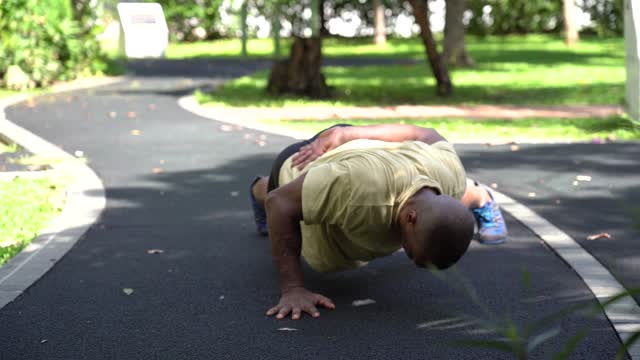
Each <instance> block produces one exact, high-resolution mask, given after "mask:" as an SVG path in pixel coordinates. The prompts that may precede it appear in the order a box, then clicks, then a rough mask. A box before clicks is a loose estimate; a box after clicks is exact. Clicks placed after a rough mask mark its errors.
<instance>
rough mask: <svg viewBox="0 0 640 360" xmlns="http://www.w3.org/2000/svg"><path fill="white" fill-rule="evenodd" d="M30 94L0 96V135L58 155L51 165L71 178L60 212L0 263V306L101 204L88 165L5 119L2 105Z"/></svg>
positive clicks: (77, 86)
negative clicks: (26, 243) (44, 227)
mask: <svg viewBox="0 0 640 360" xmlns="http://www.w3.org/2000/svg"><path fill="white" fill-rule="evenodd" d="M124 79H125V78H124V77H119V78H109V79H94V80H92V81H90V82H87V81H81V82H78V83H71V84H64V85H62V86H57V87H54V88H53V89H52V90H53V93H58V92H64V91H72V90H81V89H86V88H93V87H97V86H104V85H109V84H113V83H116V82H120V81H123V80H124ZM30 97H31V96H30V95H27V94H21V95H17V96H13V97H10V98H7V99H4V100H2V101H0V136H1V137H2V138H4V139H7V140H10V141H12V142H15V143H17V144H18V145H20V146H22V147H24V148H25V149H27V150H28V151H29V152H31V153H33V154H35V155H46V156H48V157H55V158H56V159H60V160H61V161H60V163H59V164H56V165H55V166H53V168H54V169H56V170H61V171H62V172H63V173H64V174H65V175H69V176H70V177H71V179H72V180H71V184H70V186H69V187H68V188H67V191H66V195H67V196H66V203H65V206H64V209H63V211H62V213H61V214H60V215H58V216H57V217H56V218H55V219H54V220H53V221H52V222H51V223H50V224H49V226H48V227H47V228H46V229H44V230H43V231H42V232H41V233H40V235H38V236H37V237H36V238H35V239H34V240H33V241H32V242H31V244H29V245H28V246H27V247H26V248H25V249H23V250H22V251H21V252H20V253H19V254H18V255H16V256H15V257H13V258H12V259H11V260H9V262H7V263H6V264H5V265H4V266H2V267H1V268H0V309H2V308H3V307H4V306H6V305H7V304H9V303H10V302H12V301H13V300H14V299H15V298H16V297H18V296H19V295H20V294H22V293H23V292H25V291H26V290H27V288H29V287H30V286H31V285H32V284H33V283H34V282H35V281H37V280H38V279H39V278H40V277H42V276H43V275H44V274H45V273H46V272H47V271H49V269H51V267H52V266H53V265H54V264H55V263H56V262H57V261H58V260H60V259H61V258H62V257H63V256H64V255H65V254H66V253H67V251H69V250H70V249H71V247H73V245H74V244H75V243H76V242H77V241H78V240H79V239H80V238H81V237H82V235H83V234H84V233H85V232H86V231H87V230H88V229H89V228H90V227H91V226H92V225H93V224H94V223H95V222H96V221H97V219H98V218H99V217H100V214H101V213H102V211H103V210H104V208H105V206H106V197H105V190H104V186H103V185H102V181H101V180H100V179H99V178H98V176H97V175H96V174H95V173H94V172H93V170H91V169H90V168H89V167H88V166H87V165H85V164H84V163H83V162H81V161H80V160H78V159H76V158H75V157H74V156H72V155H71V154H68V153H66V152H64V151H63V150H61V149H60V148H58V147H57V146H55V145H53V144H51V143H49V142H47V141H46V140H44V139H42V138H40V137H38V136H37V135H35V134H33V133H31V132H29V131H27V130H25V129H23V128H21V127H19V126H17V125H15V124H13V123H12V122H10V121H9V120H7V118H6V114H5V109H6V108H7V107H8V106H10V105H14V104H17V103H19V102H21V101H24V100H26V99H28V98H30Z"/></svg>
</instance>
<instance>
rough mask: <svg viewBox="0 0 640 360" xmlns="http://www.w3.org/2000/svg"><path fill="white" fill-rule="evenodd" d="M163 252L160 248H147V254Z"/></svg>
mask: <svg viewBox="0 0 640 360" xmlns="http://www.w3.org/2000/svg"><path fill="white" fill-rule="evenodd" d="M163 252H164V250H162V249H149V250H147V254H151V255H154V254H162V253H163Z"/></svg>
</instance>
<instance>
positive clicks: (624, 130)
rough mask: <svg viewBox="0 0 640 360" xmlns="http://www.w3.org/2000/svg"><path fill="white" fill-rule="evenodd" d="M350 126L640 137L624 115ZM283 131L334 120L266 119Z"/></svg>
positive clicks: (459, 133)
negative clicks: (395, 126)
mask: <svg viewBox="0 0 640 360" xmlns="http://www.w3.org/2000/svg"><path fill="white" fill-rule="evenodd" d="M340 122H341V123H349V124H352V125H372V124H380V123H381V122H399V123H403V124H413V125H418V126H423V127H431V128H435V129H437V130H438V132H440V133H441V134H442V135H443V136H444V137H445V138H447V139H448V140H449V141H452V142H478V141H482V142H508V141H516V142H536V141H539V142H550V141H593V140H595V141H598V140H602V141H604V140H614V141H629V140H640V126H638V125H634V124H633V123H632V122H631V121H630V120H628V119H626V118H623V117H611V118H607V119H519V120H504V119H486V120H468V119H458V118H447V119H425V120H416V119H396V120H393V121H380V120H367V119H362V120H340ZM265 123H267V124H269V125H271V126H273V128H277V129H280V130H283V131H287V130H294V131H304V132H308V133H310V134H315V133H317V132H319V131H321V130H323V129H326V128H327V127H329V126H330V125H332V124H333V123H334V122H333V121H309V120H295V121H275V120H274V121H266V122H265Z"/></svg>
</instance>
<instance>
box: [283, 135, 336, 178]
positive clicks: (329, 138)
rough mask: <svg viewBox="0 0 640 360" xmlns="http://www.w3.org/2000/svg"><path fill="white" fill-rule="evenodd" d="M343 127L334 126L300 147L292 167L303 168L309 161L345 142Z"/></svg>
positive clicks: (293, 159) (292, 159)
mask: <svg viewBox="0 0 640 360" xmlns="http://www.w3.org/2000/svg"><path fill="white" fill-rule="evenodd" d="M343 130H344V128H342V127H334V128H331V129H328V130H326V131H324V132H322V133H321V134H320V135H319V136H318V137H317V138H316V139H315V140H314V141H313V142H311V143H310V144H307V145H305V146H303V147H301V148H300V150H299V151H298V153H296V154H295V155H294V156H293V158H291V167H292V168H294V167H297V168H298V170H302V169H304V168H305V166H307V165H308V164H309V163H311V162H312V161H314V160H315V159H317V158H319V157H320V156H322V155H323V154H324V153H326V152H328V151H331V150H333V149H335V148H337V147H338V146H340V145H342V144H343V143H344V139H343V136H342V135H343Z"/></svg>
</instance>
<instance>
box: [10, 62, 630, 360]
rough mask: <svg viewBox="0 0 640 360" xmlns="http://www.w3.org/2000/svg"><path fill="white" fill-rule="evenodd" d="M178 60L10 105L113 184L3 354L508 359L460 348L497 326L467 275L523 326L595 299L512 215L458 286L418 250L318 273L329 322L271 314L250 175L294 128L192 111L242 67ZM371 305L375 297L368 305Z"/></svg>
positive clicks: (17, 313) (599, 332)
mask: <svg viewBox="0 0 640 360" xmlns="http://www.w3.org/2000/svg"><path fill="white" fill-rule="evenodd" d="M242 66H243V67H245V69H246V71H249V70H250V67H251V66H250V64H246V63H245V64H242ZM242 66H241V67H242ZM185 67H188V64H187V65H185ZM234 69H235V70H234ZM161 70H162V69H161ZM165 70H166V69H164V70H163V71H159V75H153V69H152V67H149V68H148V69H147V71H148V73H146V76H139V77H134V78H131V79H130V80H129V81H128V82H126V83H123V84H119V85H116V86H110V87H106V88H101V89H96V90H91V91H79V92H73V93H69V94H62V95H56V96H50V97H45V98H43V99H42V101H38V102H37V104H36V106H35V107H28V106H21V105H18V106H15V107H12V108H10V109H8V110H7V115H8V118H10V119H11V120H12V121H14V122H17V123H18V124H19V125H20V126H23V127H25V128H27V129H29V130H30V131H32V132H34V133H36V134H39V135H41V136H43V137H45V138H46V139H48V140H49V141H51V142H53V143H55V144H58V145H60V146H62V147H63V148H65V149H69V150H71V149H72V150H74V151H75V150H81V151H83V152H84V154H85V155H86V156H87V158H88V159H89V165H90V166H91V167H92V168H93V169H94V170H95V171H96V172H97V173H98V174H99V176H100V177H101V179H102V180H103V182H104V184H105V188H106V194H107V208H106V210H105V212H104V213H103V216H102V218H101V220H100V221H99V222H98V223H97V224H95V225H94V226H92V227H91V229H90V230H89V231H88V232H87V233H86V234H85V236H84V238H83V239H82V241H79V242H78V243H77V244H76V246H74V247H73V248H72V249H71V251H70V252H69V253H68V254H67V255H66V256H65V257H64V258H63V259H62V260H61V261H59V262H58V263H57V264H56V266H54V267H53V269H52V270H51V271H50V272H48V273H47V274H46V275H45V276H44V277H43V278H42V279H41V280H40V281H38V282H36V283H35V284H34V285H33V286H32V287H31V288H29V289H28V290H27V291H26V292H25V293H24V294H22V295H21V296H20V297H19V298H18V299H16V300H15V301H14V302H12V303H11V304H9V305H7V306H6V307H4V308H3V309H2V310H0V321H2V324H3V326H2V327H1V328H0V348H2V349H3V350H2V357H3V358H6V359H23V358H29V359H56V358H60V359H63V358H64V359H69V358H87V359H102V358H104V359H114V358H138V359H146V358H149V359H152V358H153V359H164V358H166V359H175V358H189V359H200V358H221V359H236V358H237V359H243V358H249V357H253V358H261V359H281V358H291V357H296V358H309V359H316V358H317V359H326V358H336V359H341V358H344V359H347V358H348V359H360V358H362V359H365V358H366V359H388V358H403V359H424V358H474V359H477V358H491V359H500V358H508V356H506V355H504V354H501V353H496V352H493V351H490V350H477V349H473V350H470V349H466V348H461V347H456V346H450V345H449V344H450V342H451V340H453V339H464V338H469V337H472V338H477V337H484V338H486V337H487V336H488V334H487V333H486V331H484V330H482V328H481V327H480V326H479V325H478V323H477V322H474V321H471V319H472V317H473V316H475V315H477V314H478V313H479V312H478V308H476V307H474V306H473V305H470V304H472V302H471V301H470V300H469V299H468V298H467V296H466V295H465V294H464V291H462V290H460V284H459V282H458V281H457V280H455V279H456V278H457V275H456V274H458V275H461V276H462V277H464V278H466V279H468V281H469V282H470V283H471V284H472V285H473V287H474V288H476V289H477V291H478V294H479V298H480V301H481V302H482V303H483V304H484V305H486V307H488V308H489V309H490V310H491V311H492V312H494V313H496V314H498V315H499V316H500V317H503V318H504V317H505V316H507V314H509V315H508V316H509V318H510V319H512V320H513V321H514V322H515V323H516V324H519V325H522V324H525V323H527V322H530V321H531V320H532V319H534V318H537V317H539V316H541V315H543V314H548V313H550V312H553V311H555V310H558V309H560V308H563V307H564V306H568V305H574V304H576V303H591V304H593V303H594V302H595V300H594V298H593V297H592V295H591V293H590V291H589V290H588V289H587V288H586V287H585V286H584V283H583V282H582V281H581V280H580V279H579V277H578V276H576V274H575V273H573V272H572V271H570V269H568V268H567V267H566V265H565V264H564V263H563V262H562V261H561V260H559V259H558V258H556V257H555V256H550V251H549V250H548V249H547V248H546V247H545V246H543V245H542V244H541V243H540V242H539V240H538V238H537V237H536V236H535V235H534V234H533V233H531V232H530V231H529V230H528V229H526V228H525V227H523V226H522V225H521V224H519V223H518V222H516V221H514V219H513V218H512V217H507V221H508V222H509V225H510V229H511V241H510V242H509V243H508V244H506V245H504V246H498V247H485V246H480V245H477V244H475V243H474V244H473V245H472V247H471V249H470V251H469V253H468V254H467V255H466V256H465V258H464V259H463V260H462V261H461V262H460V264H459V266H458V271H457V272H448V273H447V274H449V275H448V278H449V280H448V281H447V282H442V281H440V280H438V279H436V278H435V277H433V276H430V275H429V274H428V273H426V272H424V271H418V270H416V269H415V268H414V267H413V266H411V264H410V262H408V261H407V260H406V257H405V256H404V255H403V254H396V255H394V256H391V257H389V258H385V259H381V260H380V261H376V262H374V263H372V264H371V266H368V267H366V268H363V269H359V270H356V271H349V272H345V273H340V274H332V275H326V276H324V275H319V274H315V273H313V272H311V271H307V272H306V276H307V283H308V285H309V287H310V288H313V289H315V290H317V291H320V292H323V293H325V294H326V295H328V296H330V297H332V298H333V299H334V300H335V301H336V303H337V305H338V308H337V309H336V310H335V311H332V312H331V311H324V312H323V313H322V317H321V318H320V319H318V320H315V321H313V320H312V319H304V320H303V321H298V322H295V321H291V320H285V321H275V320H274V319H271V318H266V317H264V316H263V313H264V310H265V309H266V308H267V307H268V306H269V305H272V303H273V302H275V301H277V297H278V289H277V281H276V278H275V274H274V271H273V269H272V264H271V260H270V256H269V246H268V243H267V242H265V239H264V238H260V237H258V236H255V235H254V234H253V229H252V221H251V219H250V217H251V213H250V211H249V209H248V206H247V199H246V197H247V196H248V194H247V192H246V188H245V186H247V184H248V182H249V181H250V179H251V177H252V176H253V175H254V174H255V173H266V172H267V171H268V168H269V162H270V160H271V159H272V158H273V156H274V155H275V154H276V153H277V152H278V151H279V150H280V149H281V148H282V147H283V146H285V145H286V144H288V143H289V142H290V138H287V137H282V136H273V135H265V134H263V133H260V132H255V131H252V130H245V129H242V130H241V129H237V130H234V131H224V130H221V125H222V124H221V123H218V122H214V121H211V120H207V119H203V118H201V117H198V116H195V115H192V114H189V113H187V112H185V111H183V110H182V109H180V108H179V107H178V106H177V105H176V100H177V98H178V96H181V95H184V94H186V93H188V92H189V91H190V90H191V89H193V88H194V87H197V86H202V85H205V84H211V83H215V82H222V81H224V80H225V79H227V78H228V77H229V76H233V75H229V73H230V72H232V74H238V73H239V72H241V71H239V70H238V67H237V66H236V67H235V68H234V67H233V65H231V64H227V63H224V62H222V63H214V64H211V67H210V68H205V69H200V71H201V73H202V75H201V77H199V78H196V77H191V78H183V77H178V76H173V75H172V74H171V72H172V71H176V72H179V69H178V70H174V69H170V70H166V71H165ZM233 71H234V72H233ZM255 139H260V142H256V141H254V140H255ZM464 153H465V152H464V151H463V157H464V156H465V155H464ZM467 155H469V158H471V159H472V160H473V153H468V152H467ZM471 174H472V175H475V173H474V170H472V171H471ZM483 180H484V179H483ZM242 184H245V185H242ZM89 195H90V194H89ZM523 267H526V268H527V269H528V270H529V272H530V274H531V282H532V284H533V288H532V289H531V292H530V293H527V292H525V291H523V289H522V281H521V270H522V269H523ZM363 299H371V300H374V301H375V302H374V303H371V302H369V305H366V306H353V304H354V301H356V300H363ZM355 304H359V303H358V302H355ZM464 314H468V315H472V316H470V317H465V316H463V315H464ZM34 325H35V326H34ZM558 325H559V326H558V331H559V335H558V336H557V337H554V338H553V339H551V340H550V341H548V342H545V343H544V344H542V345H541V347H540V348H539V350H537V351H536V352H534V355H535V356H534V357H538V358H548V357H549V355H550V354H553V353H555V352H557V351H560V350H561V349H562V347H563V345H564V341H566V339H568V338H569V337H570V336H571V335H573V334H575V333H576V332H577V331H580V330H581V329H583V328H585V327H586V328H589V329H591V332H590V333H589V334H588V335H587V336H586V338H585V340H584V341H583V342H582V343H580V344H579V346H578V347H577V348H576V350H575V353H574V355H575V356H576V358H584V359H600V358H611V357H612V356H613V355H614V354H615V352H616V351H617V348H618V346H619V340H618V338H617V336H616V334H615V332H614V331H613V330H612V328H611V326H610V324H609V323H608V321H607V320H606V318H605V317H604V316H602V315H598V316H596V317H595V319H592V320H589V319H585V318H583V317H581V316H578V315H571V316H568V317H566V318H563V319H561V320H560V321H559V322H558ZM284 329H290V330H291V329H295V330H296V331H283V330H284Z"/></svg>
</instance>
